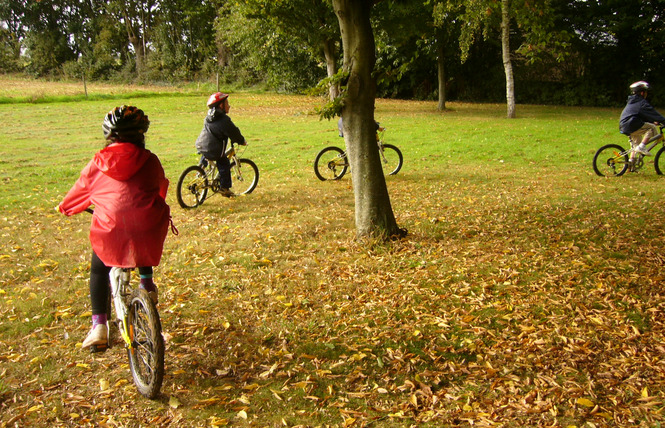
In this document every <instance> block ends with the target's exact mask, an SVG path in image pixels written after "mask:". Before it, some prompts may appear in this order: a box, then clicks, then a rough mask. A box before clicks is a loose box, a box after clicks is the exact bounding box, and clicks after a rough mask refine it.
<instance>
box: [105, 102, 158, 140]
mask: <svg viewBox="0 0 665 428" xmlns="http://www.w3.org/2000/svg"><path fill="white" fill-rule="evenodd" d="M149 127H150V120H148V116H147V115H146V114H145V113H143V110H141V109H139V108H136V107H134V106H121V107H116V108H114V109H113V110H111V111H110V112H108V114H107V115H106V116H105V117H104V122H103V123H102V130H103V131H104V138H106V139H107V140H108V139H109V138H110V137H113V136H117V135H118V133H122V132H126V131H136V132H139V133H141V134H145V133H146V132H148V128H149Z"/></svg>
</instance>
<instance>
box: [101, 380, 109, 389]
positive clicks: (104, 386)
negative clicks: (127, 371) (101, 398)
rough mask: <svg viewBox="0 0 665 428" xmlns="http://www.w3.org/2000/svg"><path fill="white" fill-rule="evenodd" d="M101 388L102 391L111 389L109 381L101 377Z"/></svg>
mask: <svg viewBox="0 0 665 428" xmlns="http://www.w3.org/2000/svg"><path fill="white" fill-rule="evenodd" d="M99 389H100V390H102V391H106V390H107V389H109V381H108V380H106V379H99Z"/></svg>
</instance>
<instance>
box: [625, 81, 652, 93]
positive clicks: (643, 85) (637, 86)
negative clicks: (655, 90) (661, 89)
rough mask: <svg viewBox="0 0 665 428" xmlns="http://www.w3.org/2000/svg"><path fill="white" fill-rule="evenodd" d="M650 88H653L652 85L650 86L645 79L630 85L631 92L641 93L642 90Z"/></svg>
mask: <svg viewBox="0 0 665 428" xmlns="http://www.w3.org/2000/svg"><path fill="white" fill-rule="evenodd" d="M649 90H651V86H649V82H645V81H644V80H640V81H639V82H635V83H633V84H632V85H630V93H631V94H639V93H640V92H643V91H649Z"/></svg>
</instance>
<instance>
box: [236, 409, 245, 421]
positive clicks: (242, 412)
mask: <svg viewBox="0 0 665 428" xmlns="http://www.w3.org/2000/svg"><path fill="white" fill-rule="evenodd" d="M238 417H239V418H242V419H245V420H246V419H247V412H246V411H244V410H241V411H239V412H238Z"/></svg>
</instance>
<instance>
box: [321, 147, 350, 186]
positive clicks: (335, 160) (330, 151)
mask: <svg viewBox="0 0 665 428" xmlns="http://www.w3.org/2000/svg"><path fill="white" fill-rule="evenodd" d="M348 169H349V161H348V159H347V157H346V153H344V150H342V149H340V148H339V147H326V148H325V149H323V150H321V151H320V152H319V154H318V155H316V158H315V159H314V174H316V176H317V178H318V179H319V180H321V181H326V180H339V179H340V178H342V177H344V174H346V171H347V170H348Z"/></svg>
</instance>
